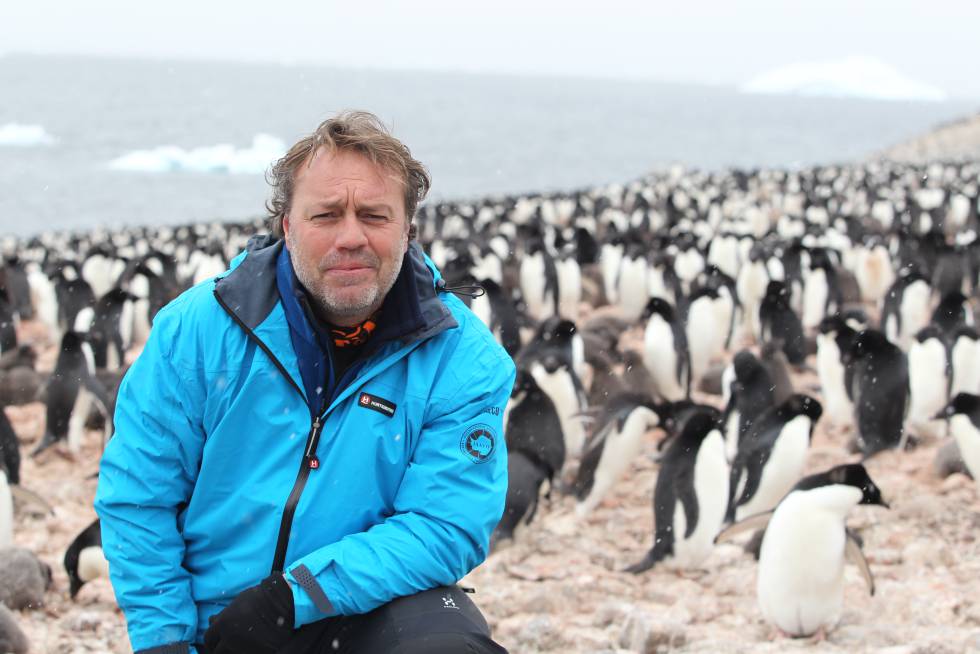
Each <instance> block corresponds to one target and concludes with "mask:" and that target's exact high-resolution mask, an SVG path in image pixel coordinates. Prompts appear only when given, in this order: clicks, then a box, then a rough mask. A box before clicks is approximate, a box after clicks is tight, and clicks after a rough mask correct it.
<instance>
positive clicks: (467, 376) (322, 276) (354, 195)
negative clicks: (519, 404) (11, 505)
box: [96, 112, 515, 654]
mask: <svg viewBox="0 0 980 654" xmlns="http://www.w3.org/2000/svg"><path fill="white" fill-rule="evenodd" d="M270 183H271V184H272V186H273V196H272V200H271V201H270V203H269V205H268V208H269V211H270V215H271V219H272V221H271V222H272V231H273V237H264V238H261V239H253V242H251V243H250V244H249V248H248V250H247V252H246V253H245V254H244V255H240V256H239V257H238V258H236V260H235V261H233V262H232V265H231V269H230V270H229V272H227V273H225V274H224V275H221V276H219V277H218V278H217V279H216V280H212V281H209V282H205V283H203V284H199V285H198V286H195V287H194V288H192V289H190V290H189V291H187V292H186V293H184V294H183V295H181V296H180V297H179V298H177V299H176V300H175V301H174V302H172V303H171V304H170V305H169V306H168V307H166V308H165V309H163V310H162V311H161V312H160V313H159V314H158V315H157V317H156V319H155V321H154V325H153V330H152V332H151V334H150V338H149V341H148V342H147V344H146V347H145V349H144V351H143V353H142V354H141V355H140V357H139V359H138V360H137V361H136V362H135V363H134V364H133V366H132V368H131V369H130V371H129V372H128V374H127V375H126V378H125V380H124V381H123V384H122V386H121V388H120V391H119V400H118V404H117V411H116V429H117V432H116V436H115V438H113V439H112V441H111V442H110V443H109V445H108V447H107V448H106V451H105V454H104V456H103V459H102V464H101V470H100V477H99V488H98V493H97V497H96V510H97V511H98V513H99V515H100V516H101V518H102V535H103V549H104V551H105V554H106V558H107V559H108V560H109V568H110V571H111V578H112V583H113V586H114V588H115V591H116V597H117V599H118V601H119V604H120V606H121V607H122V609H123V611H124V612H125V614H126V618H127V621H128V627H129V634H130V640H131V641H132V646H133V649H134V650H135V651H137V652H144V653H146V652H150V653H152V654H170V653H175V654H176V653H178V652H180V653H183V652H188V651H191V652H193V651H195V650H197V651H201V652H209V653H210V654H226V653H235V654H250V653H263V654H265V653H271V652H283V653H287V654H292V653H296V654H299V653H301V652H302V653H307V652H309V653H312V652H386V651H390V652H402V653H404V654H408V653H413V652H446V653H447V654H448V653H450V652H501V651H503V649H502V648H501V647H500V646H499V645H497V644H495V643H494V642H493V641H492V640H491V639H490V636H489V629H488V628H487V625H486V621H485V620H484V619H483V617H482V615H481V614H480V612H479V610H478V609H476V607H475V606H474V605H473V603H472V602H471V601H470V600H469V598H468V597H467V596H466V595H465V594H464V593H462V592H461V591H460V589H459V588H458V587H455V586H453V585H452V584H454V583H455V582H456V581H458V580H459V579H460V578H461V577H463V576H464V575H465V574H466V573H468V572H469V571H470V570H471V569H472V568H473V567H475V566H476V565H478V564H479V563H480V562H481V561H482V560H483V559H484V558H485V556H486V553H487V545H488V541H489V537H490V533H491V531H492V530H493V527H494V526H495V525H496V523H497V521H498V520H499V518H500V516H501V513H502V512H503V504H504V497H505V494H506V486H507V472H506V469H507V456H506V451H505V447H504V439H503V433H502V424H501V416H502V414H503V408H504V405H505V404H506V402H507V399H508V397H509V394H510V390H511V386H512V384H513V381H514V375H515V371H514V365H513V363H512V362H511V360H510V359H509V358H508V357H507V355H506V353H505V352H504V351H503V349H502V348H500V347H499V346H498V345H497V344H496V343H495V342H494V340H493V338H492V337H491V335H490V334H489V332H488V331H487V330H486V329H485V328H484V327H483V326H482V324H481V323H480V321H479V320H478V319H477V318H476V317H475V316H474V315H473V314H472V313H470V312H469V311H468V310H467V309H466V308H465V306H464V305H463V303H462V302H461V301H460V300H458V299H457V298H456V297H454V296H453V295H451V294H450V293H448V292H446V288H445V283H444V282H443V281H442V279H441V277H440V275H439V273H438V271H437V270H436V269H435V267H434V266H433V264H432V263H431V261H429V259H428V258H427V257H425V256H424V255H423V253H422V251H421V249H420V248H419V246H418V244H417V243H415V242H414V240H413V239H412V238H411V229H410V228H411V217H412V216H414V214H415V208H416V205H417V203H418V202H419V201H420V200H421V199H422V198H423V197H424V196H425V194H426V192H427V190H428V187H429V177H428V174H427V172H426V170H425V168H424V167H423V166H422V165H421V164H420V163H419V162H418V161H416V160H415V159H414V158H412V156H411V154H410V152H409V150H408V148H406V147H405V146H404V145H403V144H402V143H400V142H399V141H398V140H396V139H395V138H393V137H392V136H391V135H390V134H388V132H387V130H386V129H385V128H384V126H383V125H382V124H381V123H380V122H379V121H378V119H377V118H375V117H374V116H372V115H371V114H367V113H363V112H351V113H345V114H341V115H339V116H337V117H335V118H332V119H330V120H327V121H326V122H324V123H323V124H322V125H320V127H318V128H317V130H316V131H315V132H314V133H313V134H312V135H311V136H309V137H307V138H304V139H302V140H301V141H300V142H298V143H297V144H296V145H294V146H293V147H292V148H291V149H290V151H289V152H288V153H287V154H286V155H285V156H284V157H283V158H282V159H281V160H280V161H279V162H278V163H277V164H276V165H275V167H274V168H273V171H272V175H271V178H270ZM277 236H282V237H283V238H282V239H278V238H276V237H277Z"/></svg>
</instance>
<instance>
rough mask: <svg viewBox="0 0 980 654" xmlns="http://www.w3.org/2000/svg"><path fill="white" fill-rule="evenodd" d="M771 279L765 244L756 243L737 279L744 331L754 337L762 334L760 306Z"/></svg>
mask: <svg viewBox="0 0 980 654" xmlns="http://www.w3.org/2000/svg"><path fill="white" fill-rule="evenodd" d="M769 281H770V280H769V272H768V269H767V268H766V255H765V249H764V246H763V245H762V244H761V243H755V244H754V245H752V246H751V248H750V250H749V253H748V261H745V262H743V264H742V267H741V269H740V270H739V271H738V280H737V289H738V298H739V300H740V301H741V303H742V306H743V313H742V319H743V321H744V322H743V324H742V328H743V333H744V334H748V335H751V337H752V338H753V339H759V338H760V336H761V328H760V325H759V308H760V306H761V305H762V301H763V298H765V296H766V285H767V284H768V283H769Z"/></svg>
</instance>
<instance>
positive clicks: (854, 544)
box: [844, 530, 875, 595]
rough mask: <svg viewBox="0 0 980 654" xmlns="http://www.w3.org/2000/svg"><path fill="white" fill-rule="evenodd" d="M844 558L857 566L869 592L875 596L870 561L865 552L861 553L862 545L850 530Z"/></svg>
mask: <svg viewBox="0 0 980 654" xmlns="http://www.w3.org/2000/svg"><path fill="white" fill-rule="evenodd" d="M844 557H845V559H847V560H848V561H850V562H851V563H853V564H854V565H856V566H857V568H858V570H859V571H860V572H861V577H862V578H864V583H866V584H867V585H868V592H869V593H870V594H871V595H874V594H875V580H874V577H872V576H871V567H870V566H869V565H868V559H866V558H865V556H864V552H863V551H861V545H860V543H858V541H857V538H856V537H855V535H854V534H852V533H851V532H850V531H849V530H848V532H847V539H846V543H845V545H844Z"/></svg>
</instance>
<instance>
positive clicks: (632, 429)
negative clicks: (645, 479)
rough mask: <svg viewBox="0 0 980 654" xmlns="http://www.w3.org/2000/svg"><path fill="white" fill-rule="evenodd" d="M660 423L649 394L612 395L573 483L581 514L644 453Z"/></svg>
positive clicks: (600, 499)
mask: <svg viewBox="0 0 980 654" xmlns="http://www.w3.org/2000/svg"><path fill="white" fill-rule="evenodd" d="M659 425H660V416H659V415H658V413H657V408H656V406H655V405H654V404H653V402H652V401H651V400H650V398H649V397H647V396H644V395H640V394H637V393H622V394H620V395H617V396H615V397H613V398H610V400H609V402H607V403H606V405H605V406H604V407H603V410H602V413H601V414H600V415H599V418H598V420H597V422H596V426H595V433H594V434H593V436H592V438H590V439H589V441H588V443H586V446H585V450H584V452H583V454H582V462H581V464H580V465H579V468H578V473H577V476H576V478H575V481H574V483H573V484H572V490H573V492H574V493H575V496H576V498H577V499H578V504H577V505H576V506H575V510H576V513H577V514H578V515H579V516H582V515H585V514H586V513H588V512H589V511H591V510H592V509H594V508H595V507H596V506H598V505H599V503H600V502H601V501H602V498H603V497H604V496H605V495H606V493H607V492H609V489H610V488H612V486H613V484H615V483H616V481H617V480H618V479H619V477H620V476H621V475H622V474H623V473H624V472H626V470H627V469H628V468H629V465H630V463H632V462H633V461H635V460H636V459H637V458H638V457H639V456H640V453H641V452H642V450H643V441H644V436H645V435H646V433H647V431H649V430H650V429H653V428H654V427H657V426H659Z"/></svg>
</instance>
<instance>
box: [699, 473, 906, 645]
mask: <svg viewBox="0 0 980 654" xmlns="http://www.w3.org/2000/svg"><path fill="white" fill-rule="evenodd" d="M858 504H868V505H872V506H883V507H885V508H888V504H887V503H886V502H885V501H884V499H882V496H881V491H880V490H879V488H878V487H877V486H876V485H875V483H874V482H873V481H872V480H871V477H869V476H868V472H867V470H865V468H864V466H863V465H861V464H859V463H855V464H847V465H841V466H837V467H835V468H831V469H830V470H828V471H826V472H821V473H818V474H815V475H810V476H808V477H804V478H803V479H801V480H800V481H799V482H798V483H797V484H796V485H795V486H794V487H793V490H792V491H790V492H789V493H788V494H787V495H786V497H784V498H783V499H782V501H781V502H780V503H779V505H778V506H777V507H776V509H775V510H774V511H772V512H771V513H763V514H761V515H756V516H754V517H752V518H748V519H746V520H744V521H742V522H741V523H738V524H736V525H734V526H733V527H730V528H729V529H726V530H725V531H724V532H722V533H721V534H719V535H718V539H717V540H718V542H722V541H724V540H728V539H730V538H731V537H732V536H735V535H736V534H738V533H741V532H743V531H745V530H747V529H763V528H764V529H765V536H764V537H763V539H762V548H761V550H760V552H759V574H758V577H757V584H756V594H757V597H758V601H759V609H760V610H761V611H762V615H763V617H764V618H765V619H766V621H767V622H769V623H770V624H772V625H774V626H775V627H777V628H778V629H780V630H781V631H783V632H784V633H786V634H788V635H790V636H794V637H805V636H811V635H813V634H815V633H817V632H820V631H824V632H825V631H826V630H828V629H832V628H833V627H834V626H836V625H837V623H838V621H839V620H840V616H841V611H842V609H843V604H844V564H845V561H850V562H852V563H854V564H856V565H857V567H858V569H859V570H860V571H861V575H862V577H863V578H864V581H865V583H866V584H867V586H868V589H869V591H870V593H871V594H872V595H874V580H873V578H872V576H871V568H870V567H869V566H868V562H867V559H865V557H864V554H863V553H862V552H861V545H860V544H859V543H858V541H857V538H856V537H855V536H854V535H853V533H852V532H850V531H849V530H847V528H846V520H847V516H848V514H849V513H850V511H851V509H852V508H853V507H855V506H857V505H858Z"/></svg>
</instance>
